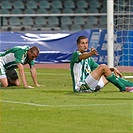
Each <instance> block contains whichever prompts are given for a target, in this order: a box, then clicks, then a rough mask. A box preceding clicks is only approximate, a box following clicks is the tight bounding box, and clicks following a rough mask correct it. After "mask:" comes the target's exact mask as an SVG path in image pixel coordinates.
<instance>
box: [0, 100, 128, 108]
mask: <svg viewBox="0 0 133 133" xmlns="http://www.w3.org/2000/svg"><path fill="white" fill-rule="evenodd" d="M0 102H1V103H13V104H23V105H30V106H36V107H81V106H84V107H87V106H122V105H126V104H127V103H120V104H68V105H48V104H36V103H26V102H17V101H6V100H0Z"/></svg>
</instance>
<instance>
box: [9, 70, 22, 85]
mask: <svg viewBox="0 0 133 133" xmlns="http://www.w3.org/2000/svg"><path fill="white" fill-rule="evenodd" d="M6 75H7V78H8V86H20V80H19V78H18V74H17V72H16V70H10V71H8V70H7V71H6Z"/></svg>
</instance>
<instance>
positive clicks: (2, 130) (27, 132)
mask: <svg viewBox="0 0 133 133" xmlns="http://www.w3.org/2000/svg"><path fill="white" fill-rule="evenodd" d="M37 73H38V81H39V84H42V85H44V86H43V87H36V88H34V89H24V88H23V87H22V86H20V87H9V88H6V89H4V88H2V89H0V133H132V132H133V120H132V118H133V107H132V106H133V94H132V93H129V92H124V93H121V92H119V90H118V89H117V88H116V87H114V86H113V85H112V84H108V85H107V86H106V87H104V88H103V89H102V90H101V91H100V92H96V93H73V91H72V82H71V77H70V72H69V70H61V69H37ZM26 76H27V80H28V83H29V85H33V83H32V79H31V77H30V73H29V70H28V69H26Z"/></svg>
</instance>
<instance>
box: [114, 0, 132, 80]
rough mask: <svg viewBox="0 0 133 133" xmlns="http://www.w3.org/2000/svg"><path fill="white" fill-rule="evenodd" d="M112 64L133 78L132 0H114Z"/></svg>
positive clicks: (127, 76) (126, 75)
mask: <svg viewBox="0 0 133 133" xmlns="http://www.w3.org/2000/svg"><path fill="white" fill-rule="evenodd" d="M114 52H115V56H114V60H115V61H114V66H115V67H117V68H118V69H119V71H121V72H123V74H124V76H125V78H133V0H114Z"/></svg>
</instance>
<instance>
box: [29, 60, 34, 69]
mask: <svg viewBox="0 0 133 133" xmlns="http://www.w3.org/2000/svg"><path fill="white" fill-rule="evenodd" d="M34 65H35V61H34V60H32V61H30V62H29V66H30V68H31V67H33V66H34Z"/></svg>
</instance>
